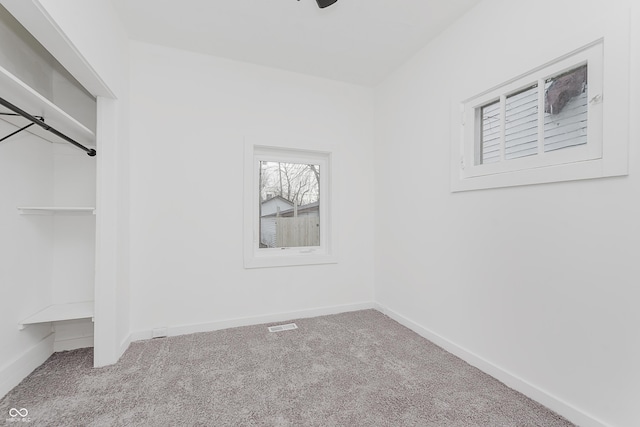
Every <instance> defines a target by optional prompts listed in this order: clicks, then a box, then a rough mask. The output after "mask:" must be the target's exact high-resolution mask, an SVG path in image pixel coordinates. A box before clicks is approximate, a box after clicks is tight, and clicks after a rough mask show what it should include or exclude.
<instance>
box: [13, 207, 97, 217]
mask: <svg viewBox="0 0 640 427" xmlns="http://www.w3.org/2000/svg"><path fill="white" fill-rule="evenodd" d="M18 210H19V211H20V213H21V214H22V215H65V214H66V215H95V213H96V208H94V207H90V206H64V207H61V206H19V207H18Z"/></svg>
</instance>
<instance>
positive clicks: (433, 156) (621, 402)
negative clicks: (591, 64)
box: [375, 0, 640, 426]
mask: <svg viewBox="0 0 640 427" xmlns="http://www.w3.org/2000/svg"><path fill="white" fill-rule="evenodd" d="M632 3H633V2H631V1H622V0H621V1H615V2H611V1H590V2H583V1H579V0H567V1H562V2H557V1H551V0H544V1H527V2H525V1H521V2H513V1H511V0H485V1H484V2H482V3H481V4H480V5H479V6H477V7H476V8H475V9H473V10H472V11H471V12H470V13H468V14H467V15H466V16H465V17H463V18H462V19H461V20H460V21H458V22H457V23H456V24H454V25H453V26H452V27H450V28H449V29H448V30H447V31H446V32H445V33H444V34H443V35H442V36H440V37H439V39H437V40H436V41H434V42H432V43H431V44H429V45H428V46H426V47H425V48H424V49H423V50H422V51H421V52H420V53H419V54H418V55H417V56H416V57H414V58H413V59H412V60H411V61H410V62H409V63H407V64H405V65H404V66H403V67H401V68H400V69H399V70H397V71H396V72H395V73H394V74H393V75H392V76H390V77H389V78H388V79H387V80H386V81H385V82H384V83H383V84H382V85H381V86H380V87H379V88H377V90H376V110H375V113H376V145H375V147H376V149H375V171H376V172H375V173H376V175H375V177H376V193H375V198H376V201H375V203H376V219H375V220H376V224H375V236H376V256H375V259H376V276H375V283H376V287H375V288H376V300H377V301H378V302H379V303H381V304H382V305H384V306H386V307H388V308H389V309H391V310H393V311H394V312H395V313H397V314H398V315H399V316H401V317H403V318H405V319H408V320H410V321H412V322H414V324H416V325H418V326H419V327H420V328H423V330H427V331H430V332H431V333H434V334H437V335H439V336H440V337H442V339H443V341H442V342H448V343H449V345H450V346H449V347H450V348H453V349H456V348H457V349H458V350H459V353H460V354H464V355H467V356H469V355H470V356H471V359H474V358H477V359H476V360H484V361H485V362H486V363H487V364H486V366H488V365H493V366H494V368H495V369H494V372H498V371H501V372H503V374H504V373H506V374H505V375H503V378H508V377H511V378H512V379H518V378H519V379H520V380H522V381H524V383H526V384H528V386H527V387H524V389H527V390H528V391H531V390H534V389H537V390H538V391H537V392H535V393H532V394H537V397H538V398H541V399H542V400H545V401H546V402H545V403H547V404H551V405H555V408H556V409H557V410H559V411H561V412H563V413H564V414H565V415H567V416H571V417H573V419H574V420H577V421H580V423H581V424H582V425H601V424H605V425H612V426H631V425H640V418H639V416H638V411H637V402H638V401H640V390H639V388H638V384H640V369H639V368H638V364H637V362H638V360H640V343H639V339H638V325H639V324H640V311H639V310H638V309H637V303H638V301H639V297H640V287H638V277H640V264H639V263H638V261H637V260H638V242H639V241H640V227H638V224H637V222H638V218H640V202H638V197H637V195H638V194H640V178H638V176H637V172H638V169H639V166H640V157H639V154H638V150H637V138H638V137H639V136H640V132H639V130H640V129H639V128H638V124H637V123H638V121H637V120H633V121H632V128H631V144H630V159H629V162H630V168H629V169H630V173H629V176H627V177H621V178H611V179H600V180H592V181H580V182H567V183H556V184H546V185H537V186H527V187H516V188H503V189H493V190H483V191H471V192H465V193H457V194H452V193H450V191H449V149H450V143H451V137H452V135H451V129H450V122H451V121H450V111H451V105H452V104H451V103H452V100H453V99H452V98H455V94H456V93H461V92H467V93H468V92H473V90H474V89H479V91H480V90H482V89H483V88H484V89H488V88H491V87H493V86H495V85H497V84H500V83H501V82H504V81H506V80H508V79H509V78H512V77H515V76H517V75H519V74H521V73H524V72H526V71H528V70H530V69H532V68H534V67H536V66H538V65H540V64H539V63H537V62H538V61H540V59H541V58H544V57H545V56H548V55H552V57H553V56H559V55H561V54H564V53H567V51H565V49H568V48H569V46H572V45H574V44H575V43H580V42H581V41H582V40H585V39H588V38H590V37H592V36H593V35H597V34H598V33H600V34H601V33H602V31H603V28H605V27H607V26H608V24H607V21H608V20H609V18H610V16H611V12H616V11H619V10H620V9H621V8H626V7H629V5H630V4H632ZM634 6H635V8H636V9H635V10H634V12H633V14H632V17H631V19H632V28H633V27H635V28H633V34H632V49H631V51H632V52H633V56H632V70H631V71H632V73H631V75H632V76H633V80H632V87H631V90H632V96H631V98H632V105H631V117H638V115H639V114H640V108H639V107H640V105H639V104H638V99H639V98H640V96H639V95H640V91H639V89H640V87H639V86H638V84H639V83H640V79H639V78H638V76H639V75H640V63H639V62H638V52H639V51H640V43H639V42H640V39H639V35H640V34H639V32H638V27H640V18H639V15H638V10H637V6H636V5H634ZM622 10H624V9H622ZM625 16H628V14H626V13H625ZM623 27H624V26H620V27H619V29H620V30H621V31H622V30H623ZM605 44H606V40H605ZM574 47H575V46H574ZM613 47H614V46H611V45H610V46H609V48H613ZM606 49H607V46H605V50H606ZM614 72H616V73H620V76H621V77H623V76H624V73H626V72H627V70H624V69H620V70H615V71H614ZM605 90H606V89H605ZM456 101H458V102H459V101H461V99H457V100H456ZM605 102H606V101H605ZM605 108H609V109H616V111H618V112H620V113H623V114H624V113H626V111H627V108H628V106H627V105H607V106H606V107H605ZM623 133H624V132H620V133H619V135H622V134H623ZM398 206H402V209H398V208H397V207H398ZM415 212H420V213H421V216H420V217H419V218H415V217H414V218H415V219H414V220H411V219H410V218H412V213H415ZM515 382H517V381H515ZM529 386H531V387H529ZM597 420H600V421H597Z"/></svg>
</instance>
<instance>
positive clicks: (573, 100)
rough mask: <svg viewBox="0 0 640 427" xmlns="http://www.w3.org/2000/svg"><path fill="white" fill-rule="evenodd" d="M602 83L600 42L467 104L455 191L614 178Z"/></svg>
mask: <svg viewBox="0 0 640 427" xmlns="http://www.w3.org/2000/svg"><path fill="white" fill-rule="evenodd" d="M603 81H604V64H603V42H602V41H599V42H597V43H593V44H591V45H589V46H587V47H585V48H582V49H579V50H578V51H575V52H573V53H571V54H569V55H567V56H565V57H563V58H561V59H558V60H556V61H553V62H551V63H549V64H547V65H545V66H542V67H540V68H538V69H536V70H533V71H531V72H529V73H527V74H525V75H523V76H521V77H518V78H516V79H514V80H511V81H509V82H507V83H505V84H503V85H500V86H499V87H497V88H494V89H492V90H489V91H487V92H484V93H482V94H480V95H477V96H474V97H472V98H470V99H468V100H466V101H464V102H463V103H462V104H461V105H460V107H461V108H460V110H461V123H459V124H458V125H457V127H458V128H459V129H461V132H460V135H461V142H460V144H456V143H455V142H454V149H453V150H452V191H464V190H473V189H481V188H492V187H503V186H512V185H523V184H534V183H541V182H553V181H563V180H571V179H582V178H595V177H600V176H610V175H614V174H616V173H612V174H607V173H603V172H602V171H603V168H602V164H601V163H602V161H603V157H604V156H603V153H604V149H603V122H604V113H603V103H604V102H603V100H604V95H603ZM460 125H461V126H460ZM610 144H611V145H612V146H614V145H615V144H616V142H611V143H610ZM616 150H617V149H615V147H614V151H616ZM612 157H616V156H612ZM609 160H610V159H609ZM598 162H600V164H599V165H598V164H597V163H598ZM579 164H580V165H579ZM589 164H591V166H588V165H589ZM453 168H455V170H453ZM563 168H564V171H561V169H563ZM586 168H591V171H590V172H587V173H585V172H584V170H585V169H586ZM614 169H624V173H626V164H625V165H624V166H620V167H614ZM571 170H576V171H579V172H577V173H573V172H571Z"/></svg>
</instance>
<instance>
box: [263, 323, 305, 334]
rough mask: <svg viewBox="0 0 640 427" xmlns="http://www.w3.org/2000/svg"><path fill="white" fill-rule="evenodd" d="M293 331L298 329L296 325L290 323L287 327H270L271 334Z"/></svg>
mask: <svg viewBox="0 0 640 427" xmlns="http://www.w3.org/2000/svg"><path fill="white" fill-rule="evenodd" d="M291 329H298V327H297V326H296V324H295V323H289V324H286V325H277V326H269V332H280V331H290V330H291Z"/></svg>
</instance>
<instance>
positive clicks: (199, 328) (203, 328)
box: [129, 302, 376, 342]
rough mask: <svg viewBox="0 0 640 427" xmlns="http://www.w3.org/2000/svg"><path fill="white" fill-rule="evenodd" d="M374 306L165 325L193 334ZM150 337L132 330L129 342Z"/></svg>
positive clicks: (176, 331)
mask: <svg viewBox="0 0 640 427" xmlns="http://www.w3.org/2000/svg"><path fill="white" fill-rule="evenodd" d="M372 308H376V304H375V303H374V302H362V303H355V304H344V305H337V306H330V307H318V308H311V309H308V310H300V311H289V312H284V313H274V314H267V315H264V316H252V317H243V318H236V319H227V320H220V321H217V322H210V323H200V324H194V325H182V326H169V327H167V335H168V336H176V335H186V334H194V333H197V332H211V331H218V330H220V329H228V328H237V327H239V326H251V325H260V324H263V323H272V322H284V321H287V320H292V319H303V318H308V317H316V316H325V315H329V314H338V313H345V312H349V311H358V310H367V309H372ZM151 338H152V331H151V330H146V331H137V332H133V333H132V334H131V337H130V340H129V341H130V342H132V341H141V340H148V339H151Z"/></svg>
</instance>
